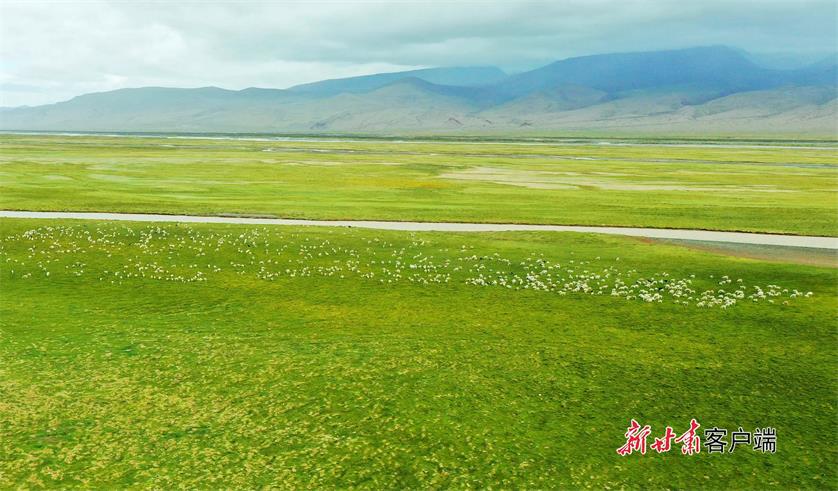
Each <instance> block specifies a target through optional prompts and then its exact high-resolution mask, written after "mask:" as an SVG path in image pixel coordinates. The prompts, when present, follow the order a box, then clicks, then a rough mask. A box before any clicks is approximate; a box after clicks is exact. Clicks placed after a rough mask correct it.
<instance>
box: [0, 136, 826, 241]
mask: <svg viewBox="0 0 838 491" xmlns="http://www.w3.org/2000/svg"><path fill="white" fill-rule="evenodd" d="M557 143H558V144H551V145H544V144H538V143H535V142H517V143H516V142H506V143H498V142H495V143H492V142H479V143H468V142H424V143H423V142H403V143H399V142H392V141H351V142H350V141H332V142H330V141H284V142H283V141H246V140H210V139H164V138H109V137H102V136H87V137H78V136H73V137H70V136H34V135H9V134H5V135H0V209H13V210H51V211H65V210H71V211H111V212H114V211H122V212H152V213H155V212H156V213H178V214H202V215H214V214H245V215H266V216H277V217H289V218H320V219H386V220H421V221H471V222H517V223H550V224H577V225H620V226H648V227H673V228H699V229H714V230H742V231H759V232H779V233H794V234H810V235H833V236H834V235H836V234H838V213H836V212H835V210H836V207H837V206H838V200H837V199H836V196H838V194H836V192H837V191H838V155H837V154H836V151H835V149H834V147H831V146H826V147H824V146H817V145H810V144H807V145H803V146H798V147H795V146H790V145H789V144H788V143H787V142H779V144H778V146H776V147H769V146H759V145H753V146H743V147H725V146H719V145H713V144H711V143H707V144H705V145H693V146H678V145H675V146H670V145H636V146H624V145H614V144H612V145H605V144H596V142H587V143H580V144H562V143H561V142H557Z"/></svg>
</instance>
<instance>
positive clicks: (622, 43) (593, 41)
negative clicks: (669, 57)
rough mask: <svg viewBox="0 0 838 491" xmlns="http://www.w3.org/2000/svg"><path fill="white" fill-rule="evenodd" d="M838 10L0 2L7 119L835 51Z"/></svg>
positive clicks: (637, 1)
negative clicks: (595, 58)
mask: <svg viewBox="0 0 838 491" xmlns="http://www.w3.org/2000/svg"><path fill="white" fill-rule="evenodd" d="M837 9H838V2H836V1H835V0H751V1H735V0H679V1H676V0H552V1H513V0H508V1H501V0H496V1H462V0H460V1H455V0H449V1H431V0H426V1H422V2H419V1H363V2H358V1H298V2H286V1H263V2H247V1H237V2H233V1H228V2H222V1H213V2H195V1H156V2H151V1H144V2H128V1H111V2H100V1H33V0H26V1H9V0H0V105H3V106H16V105H22V104H29V105H35V104H43V103H49V102H55V101H60V100H65V99H68V98H70V97H72V96H75V95H78V94H82V93H86V92H94V91H102V90H111V89H116V88H121V87H138V86H146V85H159V86H178V87H198V86H207V85H215V86H220V87H225V88H231V89H240V88H245V87H250V86H258V87H277V88H284V87H288V86H291V85H295V84H298V83H303V82H309V81H314V80H320V79H324V78H336V77H344V76H352V75H360V74H366V73H374V72H381V71H397V70H402V69H412V68H420V67H426V66H440V65H485V64H493V65H498V66H501V67H502V68H505V69H511V70H516V69H523V68H527V67H534V66H537V65H539V64H544V63H547V62H550V61H553V60H555V59H559V58H566V57H569V56H576V55H585V54H594V53H604V52H615V51H633V50H650V49H661V48H677V47H687V46H700V45H712V44H727V45H731V46H738V47H741V48H744V49H747V50H749V51H757V52H805V53H811V52H819V53H825V52H829V51H834V50H835V49H836V43H837V42H838V35H836V22H838V13H837V12H836V10H837Z"/></svg>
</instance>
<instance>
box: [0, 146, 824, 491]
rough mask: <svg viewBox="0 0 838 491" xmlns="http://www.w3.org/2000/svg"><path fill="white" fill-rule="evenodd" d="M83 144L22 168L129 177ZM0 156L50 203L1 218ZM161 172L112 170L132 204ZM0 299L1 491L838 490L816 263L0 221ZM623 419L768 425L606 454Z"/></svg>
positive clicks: (473, 241)
mask: <svg viewBox="0 0 838 491" xmlns="http://www.w3.org/2000/svg"><path fill="white" fill-rule="evenodd" d="M39 141H41V140H39ZM114 144H118V145H125V144H127V142H126V143H122V142H121V141H120V142H115V143H114ZM4 145H9V143H8V141H5V142H4ZM87 145H88V143H85V144H84V145H83V146H82V148H80V149H79V150H78V154H76V155H75V156H74V154H73V152H72V151H69V152H68V153H67V155H64V156H62V155H58V154H59V152H58V151H57V150H56V151H54V152H55V155H54V156H53V157H50V160H55V161H62V162H63V163H54V164H48V163H46V162H45V161H44V160H42V162H44V163H43V165H44V166H46V167H44V168H40V169H39V171H38V172H40V173H41V174H43V175H48V174H54V175H66V176H72V177H71V178H72V179H79V181H78V182H86V181H85V180H86V179H92V177H90V176H91V173H104V174H106V175H117V174H120V173H123V174H125V175H129V174H131V173H130V172H129V170H130V167H131V165H130V164H129V161H131V159H128V158H123V157H119V158H114V159H113V161H112V163H110V164H109V163H108V162H109V159H108V157H107V156H106V154H104V152H105V150H101V152H103V153H96V154H95V157H91V159H90V160H93V161H95V162H96V163H91V162H90V161H88V159H86V158H84V156H83V155H84V154H83V152H84V151H86V150H84V149H89V147H88V146H87ZM97 145H101V144H97ZM190 145H191V144H190ZM246 145H247V144H246ZM35 147H37V146H35ZM4 148H5V150H4V159H5V160H6V163H5V164H4V173H5V174H4V175H5V176H6V179H5V180H4V181H5V184H4V191H3V200H4V202H5V203H6V204H5V205H4V207H7V206H9V203H18V204H20V205H21V207H30V206H31V205H32V204H34V203H41V204H42V206H40V208H50V207H53V206H57V205H56V204H55V203H58V201H55V202H53V201H50V200H51V199H52V198H53V197H54V198H55V199H56V200H60V199H62V198H61V195H59V194H58V192H59V189H60V188H56V189H55V190H53V191H52V192H46V190H44V191H41V194H40V196H41V198H40V199H41V200H42V201H37V199H36V198H37V196H36V195H34V194H33V195H32V196H31V197H30V198H29V199H30V201H26V200H25V199H24V198H23V196H24V194H23V191H24V190H26V189H30V190H32V189H35V188H26V186H24V185H23V183H25V182H30V183H31V182H35V180H36V179H37V178H38V177H37V175H36V172H35V170H32V169H33V167H32V161H33V160H32V159H35V160H37V159H46V157H45V156H44V154H43V153H39V151H38V150H37V149H33V148H30V147H27V150H26V155H28V156H27V157H23V156H21V157H19V159H21V160H22V161H24V162H29V163H28V164H27V165H28V167H26V168H27V169H30V171H29V173H28V174H26V175H25V176H19V177H18V178H14V179H12V182H11V183H10V184H9V183H8V176H9V173H10V172H12V171H10V168H12V169H14V168H19V167H15V166H20V165H23V164H17V163H14V160H15V159H13V158H11V157H10V155H11V153H12V152H10V151H9V150H8V146H7V147H4ZM16 151H17V150H16ZM44 151H45V150H42V151H40V152H44ZM167 151H169V150H162V149H151V150H149V149H147V148H146V147H145V146H144V147H141V148H138V149H137V150H136V152H139V153H138V154H136V155H137V157H136V158H137V160H135V163H136V165H138V166H140V167H142V168H143V169H144V170H142V171H138V172H140V175H143V176H146V177H144V178H138V179H139V180H140V181H142V182H145V179H150V177H148V176H151V175H153V173H154V169H155V168H156V167H155V166H156V165H158V164H153V163H150V162H149V161H147V160H141V159H139V157H138V156H139V155H140V154H141V153H142V154H146V153H145V152H147V154H146V155H148V159H150V160H154V159H158V158H160V155H161V153H164V152H167ZM97 152H100V151H99V150H97ZM190 152H192V151H191V150H185V151H184V153H185V155H191V153H190ZM225 152H232V151H231V150H225ZM238 152H239V151H236V152H233V153H232V156H231V157H230V159H236V160H235V161H236V162H240V161H241V160H240V159H242V154H241V153H238ZM242 152H244V151H242ZM39 155H40V156H39ZM193 157H194V155H193ZM308 158H316V157H314V156H309V157H308ZM423 158H424V157H423ZM727 158H729V157H727ZM217 159H221V157H217ZM213 160H214V161H215V162H216V163H215V164H212V165H210V166H209V167H210V168H214V169H215V171H218V172H220V169H221V168H222V167H223V166H222V165H221V164H220V163H219V162H220V160H216V158H214V159H213ZM68 162H69V163H68ZM118 162H122V163H121V164H119V163H118ZM191 162H192V160H191V158H189V157H187V158H185V160H184V162H183V164H184V165H183V167H182V170H181V167H178V166H175V167H178V169H179V170H177V171H175V170H173V171H171V172H170V173H168V176H169V177H168V179H173V178H174V177H172V176H173V175H174V174H175V173H177V174H178V175H188V173H187V172H186V169H193V170H194V169H197V168H198V167H197V166H196V165H193V163H191ZM97 165H112V166H116V167H109V169H110V170H95V169H93V167H95V166H97ZM492 165H495V164H494V163H493V164H492ZM498 165H500V164H498ZM609 165H610V164H609ZM258 168H260V167H259V166H258V165H254V166H253V167H252V168H251V170H250V171H248V172H253V173H256V172H257V170H256V169H258ZM266 168H267V167H261V169H262V170H263V171H264V169H266ZM270 168H271V169H273V168H274V167H270ZM383 168H385V167H382V169H383ZM386 168H387V169H389V167H386ZM731 168H733V167H731ZM736 168H738V167H736ZM113 169H120V171H119V172H116V171H114V170H113ZM326 169H327V170H329V169H333V167H326ZM158 171H159V169H158ZM807 171H808V170H807ZM181 172H182V174H181ZM276 172H284V171H281V170H277V171H276ZM312 172H313V171H312ZM382 172H383V171H382ZM791 172H797V171H796V170H793V171H791ZM811 172H813V173H814V174H818V173H823V174H825V175H828V173H829V172H831V171H827V170H823V169H816V170H814V171H811ZM417 173H418V171H417ZM254 175H256V174H251V176H254ZM327 175H328V173H327ZM228 178H229V176H228ZM423 179H425V178H423ZM824 179H825V178H824ZM792 181H793V179H792ZM56 182H58V183H61V182H63V181H56ZM104 182H106V183H107V182H110V181H104ZM60 185H66V184H57V186H60ZM33 186H34V185H33ZM9 189H11V190H12V194H11V195H9V194H8V193H7V191H8V190H9ZM125 189H126V188H124V187H120V186H116V187H111V188H109V187H107V186H106V187H103V188H102V190H101V191H99V190H97V189H90V190H89V193H81V192H80V193H76V194H75V195H70V196H68V197H66V199H68V200H69V201H68V202H67V203H65V204H69V203H71V202H73V200H77V201H76V202H78V203H82V202H84V203H87V204H88V205H90V206H91V207H94V208H95V207H96V206H102V207H107V206H110V205H111V204H112V203H114V202H115V201H109V200H116V199H117V197H118V196H120V195H121V194H120V193H125V192H126V190H125ZM143 189H144V190H145V191H138V193H139V194H143V192H145V193H148V194H147V195H146V196H147V197H148V199H149V200H150V199H151V198H152V197H153V196H154V188H153V187H152V186H148V185H145V186H143ZM498 189H505V188H502V187H499V188H498ZM511 189H513V190H514V189H515V188H514V187H512V188H511ZM161 192H162V191H161ZM181 192H184V193H187V192H188V190H186V188H185V190H184V191H181ZM240 192H242V193H243V189H242V190H240ZM300 192H302V191H300ZM498 192H500V191H498ZM100 193H101V194H100ZM242 196H244V194H242ZM93 198H98V199H99V201H96V200H95V199H93ZM78 200H81V201H78ZM142 202H143V201H142V200H138V201H137V203H142ZM183 202H185V203H187V204H188V203H190V201H189V200H184V201H183ZM198 202H199V203H201V204H196V206H198V208H197V209H198V210H201V209H202V210H205V211H211V208H201V207H208V206H211V205H210V203H211V201H210V200H209V195H204V201H203V202H201V201H198ZM257 202H258V200H257V199H255V198H254V199H252V200H251V201H248V202H243V203H242V204H241V205H240V206H241V207H242V208H241V210H250V211H259V210H251V209H250V208H248V206H250V205H247V204H246V203H257ZM281 202H282V201H281V200H279V199H278V200H275V201H273V202H271V203H272V204H271V206H277V207H279V204H280V203H281ZM27 203H29V205H26V204H27ZM47 203H49V204H47ZM151 203H152V202H151V201H148V204H147V205H145V206H149V207H150V206H151ZM173 203H174V202H173ZM24 205H26V206H24ZM124 205H125V206H126V207H127V206H131V204H130V203H128V202H126V203H125V204H124ZM136 206H141V205H136ZM812 206H814V205H812ZM324 209H325V208H324ZM340 209H341V208H339V207H338V208H336V210H340ZM371 209H373V208H367V210H371ZM156 211H160V210H156ZM180 211H186V210H180ZM506 212H507V213H512V212H513V210H507V211H506ZM510 216H511V215H510ZM547 216H548V215H544V217H547ZM765 217H766V220H768V217H769V215H767V214H766V215H765ZM614 218H615V219H616V215H614ZM693 219H695V217H693ZM766 223H771V222H770V221H767V222H766ZM646 224H648V223H646ZM801 230H802V229H801ZM739 280H741V282H740V281H739ZM0 286H2V295H0V360H2V362H0V488H13V487H37V486H46V487H76V486H87V487H124V486H131V485H133V486H141V487H146V488H173V487H184V488H195V487H200V488H207V487H225V488H255V487H263V486H279V487H285V488H302V487H347V486H360V487H372V488H417V487H454V488H465V487H488V486H492V487H506V488H553V487H558V486H567V487H585V486H590V487H595V488H603V487H608V488H615V487H626V486H628V487H640V486H643V487H656V488H673V487H681V488H684V487H687V488H694V487H698V486H708V487H716V488H731V487H734V488H760V489H761V488H767V487H777V488H788V487H795V488H797V487H815V488H835V487H836V486H837V485H838V481H837V480H836V472H835V469H836V466H835V462H836V450H835V445H834V435H835V430H834V423H835V417H836V410H835V394H836V388H837V385H836V378H835V366H836V360H835V346H836V341H838V339H836V329H835V312H836V308H838V270H836V269H832V268H819V267H814V266H801V265H790V264H780V263H776V262H772V263H769V262H761V261H757V260H752V259H739V258H732V257H728V256H722V255H716V254H712V253H709V252H702V251H696V250H694V249H689V248H685V247H681V246H677V245H665V244H659V243H648V242H644V241H640V240H634V239H628V238H617V237H603V236H593V235H578V234H536V233H504V234H470V235H463V234H461V235H458V234H434V233H422V234H410V233H398V232H380V231H361V230H356V229H329V228H324V229H303V228H259V227H249V226H233V225H230V226H218V225H215V226H210V225H190V226H185V225H180V226H178V225H171V224H170V225H161V226H156V225H152V224H116V223H90V222H79V221H45V220H38V221H27V220H11V219H6V220H2V221H0ZM720 290H725V291H724V292H721V291H720ZM760 292H761V293H760ZM809 292H812V293H811V295H810V294H809ZM631 418H636V419H637V420H638V421H640V422H641V423H642V424H650V425H652V428H653V436H659V434H660V433H661V432H662V430H663V427H664V426H665V425H671V426H673V427H674V428H675V430H676V431H678V432H679V433H680V432H681V431H683V430H684V429H685V427H686V426H687V425H688V424H689V421H690V419H691V418H696V419H697V420H698V421H699V422H700V423H701V425H702V429H704V428H708V427H711V426H714V425H715V426H719V427H725V428H729V429H731V430H733V429H735V428H737V427H738V426H743V427H744V428H746V429H749V430H751V429H753V428H755V427H757V426H761V427H762V426H773V427H775V428H776V429H777V435H778V438H777V453H776V454H763V453H759V452H755V451H753V450H751V449H749V448H740V449H737V450H736V452H735V453H732V454H725V455H718V454H714V455H710V454H708V453H707V452H706V451H705V450H703V451H702V452H701V453H699V454H698V455H693V456H686V455H681V453H680V452H679V450H678V446H677V445H676V447H675V449H674V450H673V451H671V452H670V453H666V454H656V453H655V452H650V453H648V454H647V455H644V456H641V455H637V454H634V455H630V456H627V457H620V456H619V455H617V453H616V452H615V450H616V449H617V448H618V447H619V446H621V445H622V444H623V443H625V438H624V437H623V433H624V432H625V431H626V427H627V426H628V422H629V420H630V419H631ZM700 431H701V430H700ZM650 443H651V441H650Z"/></svg>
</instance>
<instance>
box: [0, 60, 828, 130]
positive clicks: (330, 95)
mask: <svg viewBox="0 0 838 491" xmlns="http://www.w3.org/2000/svg"><path fill="white" fill-rule="evenodd" d="M752 59H753V58H752V57H750V56H748V54H747V53H744V52H742V51H740V50H737V49H733V48H727V47H704V48H691V49H682V50H671V51H655V52H645V53H618V54H605V55H594V56H583V57H577V58H569V59H565V60H561V61H557V62H555V63H551V64H549V65H547V66H544V67H541V68H537V69H535V70H531V71H528V72H524V73H519V74H515V75H507V74H505V73H504V72H503V71H501V70H500V69H498V68H495V67H454V68H431V69H425V70H414V71H406V72H398V73H382V74H376V75H368V76H363V77H352V78H344V79H336V80H324V81H321V82H315V83H310V84H304V85H298V86H296V87H292V88H290V89H284V90H280V89H259V88H250V89H244V90H239V91H232V90H225V89H220V88H216V87H205V88H197V89H179V88H161V87H144V88H136V89H120V90H114V91H111V92H102V93H94V94H86V95H82V96H79V97H75V98H73V99H71V100H69V101H66V102H60V103H57V104H49V105H44V106H37V107H19V108H2V109H0V129H3V130H35V131H127V132H130V131H151V132H164V131H170V132H247V133H356V134H449V133H453V134H456V133H462V134H482V133H486V134H491V133H505V134H509V133H513V134H514V133H522V134H559V133H567V132H601V133H635V134H641V133H660V134H663V133H666V134H708V135H709V134H786V135H790V134H805V135H817V136H831V137H838V102H836V95H838V64H836V59H835V57H830V58H827V59H824V60H822V61H820V62H817V63H815V64H812V65H808V66H805V67H803V68H797V69H793V70H780V69H772V68H765V67H762V66H760V65H758V64H756V63H754V61H752Z"/></svg>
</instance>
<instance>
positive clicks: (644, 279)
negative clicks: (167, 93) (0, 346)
mask: <svg viewBox="0 0 838 491" xmlns="http://www.w3.org/2000/svg"><path fill="white" fill-rule="evenodd" d="M324 234H325V235H327V237H326V238H324V237H323V235H324ZM425 237H427V235H426V236H425ZM625 262H626V261H623V262H621V261H620V258H619V257H617V258H614V259H613V260H610V261H608V260H602V259H601V258H600V257H596V258H595V259H592V260H574V259H570V260H568V261H566V262H558V261H555V260H550V259H547V258H545V257H543V255H535V254H529V255H528V256H527V257H525V258H523V259H510V258H506V257H503V256H502V255H500V254H499V253H497V252H491V253H487V252H482V253H476V252H475V250H474V246H473V245H462V246H459V247H456V248H455V247H450V246H445V245H441V244H436V245H435V244H433V243H431V242H430V241H429V240H428V239H427V238H420V237H419V236H418V235H415V234H414V235H412V236H411V237H410V238H409V240H408V241H404V242H403V243H400V244H396V243H393V242H390V241H388V240H387V238H386V237H383V238H379V237H376V236H375V233H374V232H364V233H360V232H357V231H350V230H339V229H335V230H331V231H327V232H325V233H324V232H323V231H320V232H318V233H316V234H315V233H307V232H305V231H299V229H295V230H294V231H293V232H288V231H281V230H279V229H270V228H265V227H261V228H259V227H256V228H246V229H245V228H240V227H239V228H235V227H227V228H205V227H191V226H187V225H169V226H158V225H142V226H127V225H106V224H93V225H88V224H78V225H75V224H74V225H69V226H64V225H59V226H42V227H37V228H33V229H30V230H27V231H26V232H23V233H18V234H10V235H6V236H4V237H2V238H0V267H2V276H3V277H4V278H18V279H29V280H50V281H57V280H58V279H59V278H62V277H65V278H71V277H80V276H89V275H92V276H93V277H94V278H95V279H98V281H101V282H108V283H112V284H126V283H129V282H132V281H149V280H151V281H170V282H180V283H202V282H209V281H212V279H213V278H214V277H215V276H217V275H223V274H235V275H244V276H253V277H256V278H258V279H260V280H264V281H276V280H293V279H295V278H305V277H315V276H319V277H331V278H336V279H351V278H356V279H359V280H363V281H370V282H377V283H380V284H386V285H391V284H394V283H395V284H398V283H402V284H405V283H409V284H415V285H429V286H430V285H445V284H450V283H460V284H464V285H473V286H478V287H492V288H505V289H507V290H511V291H521V290H532V291H539V292H545V293H553V294H558V295H603V296H610V297H614V298H621V299H624V300H632V301H640V302H647V303H663V302H671V303H675V304H681V305H685V306H694V307H699V308H721V309H727V308H730V307H733V306H735V305H737V304H738V303H740V302H765V303H767V304H775V303H782V304H788V303H789V301H791V300H792V299H796V298H800V297H805V298H808V297H811V296H812V295H813V293H812V292H802V291H798V290H796V289H789V288H784V287H781V286H778V285H774V284H769V285H765V286H761V285H749V284H746V283H745V281H744V280H743V279H741V278H738V279H736V280H734V279H732V278H730V277H729V276H727V275H720V276H719V277H716V275H710V277H709V278H699V279H697V278H696V275H695V274H690V275H687V276H686V277H674V276H673V275H670V274H669V273H667V272H664V271H658V272H652V273H649V272H644V273H641V272H639V271H638V270H636V269H633V268H631V267H627V268H621V267H620V266H622V265H623V264H624V263H625ZM699 285H701V286H699ZM710 286H711V287H710Z"/></svg>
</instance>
